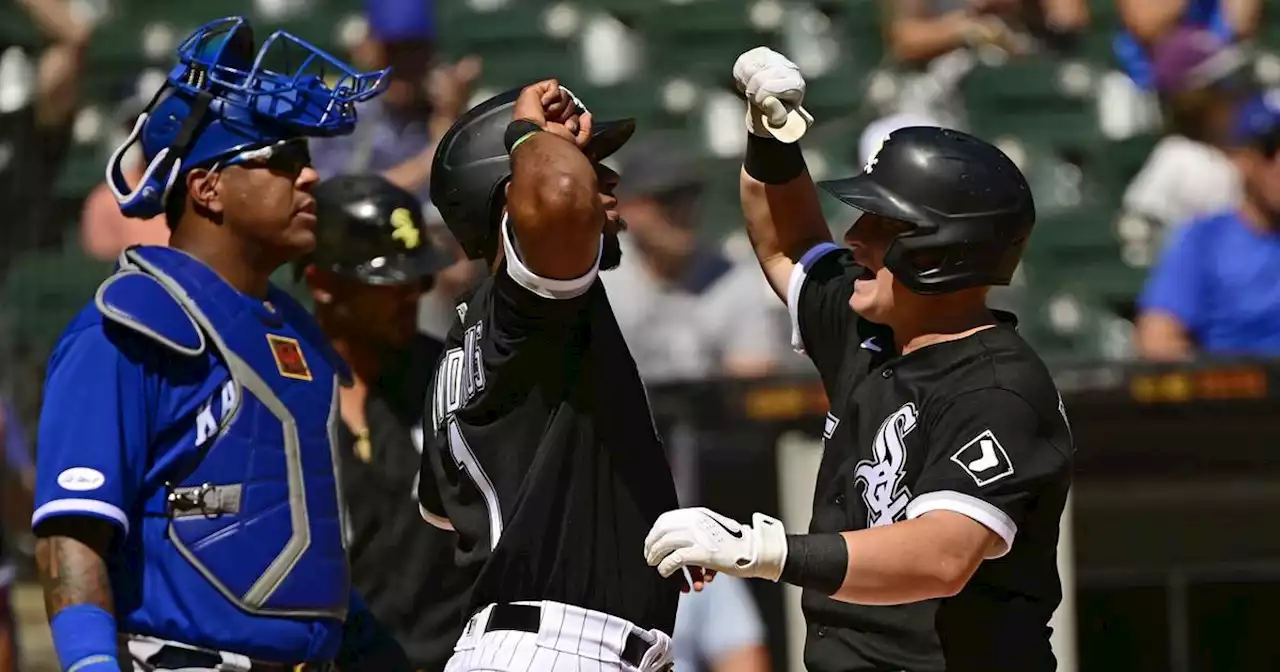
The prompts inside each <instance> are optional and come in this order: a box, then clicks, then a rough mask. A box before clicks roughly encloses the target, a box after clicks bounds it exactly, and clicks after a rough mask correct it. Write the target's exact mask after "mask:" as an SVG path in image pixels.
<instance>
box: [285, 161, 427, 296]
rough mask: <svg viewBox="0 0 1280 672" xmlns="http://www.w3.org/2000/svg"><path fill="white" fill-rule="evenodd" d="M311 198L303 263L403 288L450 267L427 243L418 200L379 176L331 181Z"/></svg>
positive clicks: (375, 282) (320, 186)
mask: <svg viewBox="0 0 1280 672" xmlns="http://www.w3.org/2000/svg"><path fill="white" fill-rule="evenodd" d="M313 195H314V196H315V199H316V249H315V252H313V253H312V254H311V255H310V256H309V257H308V258H307V259H306V260H305V261H304V263H306V264H313V265H315V266H316V267H317V268H323V269H325V270H328V271H332V272H334V273H337V274H338V275H342V276H345V277H349V278H353V279H355V280H358V281H360V282H363V283H365V284H368V285H403V284H409V283H417V282H421V281H423V280H425V279H426V278H428V277H429V276H431V275H432V274H434V273H436V272H437V271H439V270H441V269H443V268H444V267H446V266H448V265H449V264H450V263H452V260H451V259H449V257H448V256H447V255H446V254H445V253H444V252H442V251H441V250H440V249H439V248H437V247H436V246H435V245H434V244H432V242H431V237H430V236H429V235H428V234H427V227H426V224H425V223H424V222H423V219H422V203H421V202H420V201H419V200H418V198H417V197H415V196H414V195H413V194H411V193H409V192H407V191H405V190H404V189H401V188H400V187H397V186H396V185H394V184H392V183H390V182H388V181H387V180H386V178H383V177H382V176H381V175H343V176H340V177H334V178H331V179H328V180H325V181H323V182H321V183H320V184H319V185H317V186H316V188H315V192H314V194H313Z"/></svg>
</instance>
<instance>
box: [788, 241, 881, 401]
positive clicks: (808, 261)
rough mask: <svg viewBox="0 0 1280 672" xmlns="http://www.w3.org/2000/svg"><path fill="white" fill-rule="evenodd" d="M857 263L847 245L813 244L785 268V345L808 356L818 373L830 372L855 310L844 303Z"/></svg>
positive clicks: (834, 368)
mask: <svg viewBox="0 0 1280 672" xmlns="http://www.w3.org/2000/svg"><path fill="white" fill-rule="evenodd" d="M861 274H862V269H861V267H859V266H858V265H856V264H855V263H854V262H853V254H852V253H851V252H849V250H847V249H845V248H842V247H837V246H836V245H834V244H832V243H822V244H819V245H815V246H814V247H813V248H812V249H810V250H809V251H808V252H806V253H805V254H804V256H803V257H801V258H800V262H799V263H798V264H796V266H795V268H794V269H792V271H791V281H790V282H789V283H788V286H787V312H789V313H790V314H791V347H793V348H795V350H796V352H800V353H803V354H806V355H808V356H809V359H811V360H813V363H814V365H815V366H817V367H818V371H819V372H821V373H822V374H823V376H824V377H825V376H828V375H836V373H837V372H838V371H839V370H840V365H841V360H842V359H843V358H844V353H845V351H846V350H847V348H848V339H849V334H850V330H851V329H852V328H853V325H854V322H855V320H856V319H857V316H855V315H854V314H853V310H852V309H850V308H849V297H851V296H852V295H853V281H854V280H855V279H856V278H857V277H858V276H859V275H861Z"/></svg>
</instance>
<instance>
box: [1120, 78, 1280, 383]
mask: <svg viewBox="0 0 1280 672" xmlns="http://www.w3.org/2000/svg"><path fill="white" fill-rule="evenodd" d="M1228 151H1229V152H1230V155H1231V160H1232V162H1234V163H1235V165H1236V167H1237V168H1238V170H1239V172H1240V177H1241V181H1242V182H1243V185H1244V190H1243V191H1244V199H1243V202H1242V203H1241V205H1240V207H1238V208H1235V209H1232V210H1229V211H1227V212H1225V213H1222V214H1217V215H1213V216H1210V217H1206V218H1202V219H1199V220H1196V221H1193V222H1192V223H1191V224H1188V225H1187V226H1186V227H1184V228H1183V229H1182V230H1180V231H1177V232H1176V233H1175V234H1174V236H1173V238H1172V239H1171V240H1170V241H1169V242H1168V245H1167V247H1166V249H1165V252H1164V255H1163V257H1162V258H1161V259H1160V262H1159V264H1158V265H1157V267H1156V269H1155V270H1154V271H1153V273H1152V274H1151V277H1150V278H1149V279H1148V281H1147V286H1146V289H1145V290H1144V291H1143V293H1142V296H1141V297H1140V298H1139V304H1138V308H1139V312H1140V314H1139V317H1138V324H1137V327H1138V330H1137V341H1138V348H1139V351H1140V353H1141V354H1142V355H1143V356H1144V357H1146V358H1148V359H1185V358H1187V357H1190V356H1191V355H1192V354H1193V353H1194V352H1195V351H1196V350H1199V351H1201V352H1205V353H1210V354H1214V355H1280V282H1276V279H1275V269H1276V267H1277V264H1280V226H1278V225H1277V222H1280V91H1275V92H1270V93H1264V94H1260V95H1258V96H1256V97H1254V98H1253V99H1251V100H1249V101H1248V102H1246V103H1245V104H1244V105H1242V106H1241V108H1240V109H1239V110H1238V111H1237V113H1236V116H1235V123H1234V128H1233V130H1232V131H1231V138H1230V140H1229V142H1228Z"/></svg>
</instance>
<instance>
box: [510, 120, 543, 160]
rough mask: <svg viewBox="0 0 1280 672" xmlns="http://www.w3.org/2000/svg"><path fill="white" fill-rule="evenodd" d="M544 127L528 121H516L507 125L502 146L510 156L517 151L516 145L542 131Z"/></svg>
mask: <svg viewBox="0 0 1280 672" xmlns="http://www.w3.org/2000/svg"><path fill="white" fill-rule="evenodd" d="M541 130H542V127H541V126H539V125H537V124H535V123H533V122H532V121H529V120H528V119H516V120H515V121H513V122H511V123H509V124H507V131H506V132H505V133H503V134H502V146H503V147H505V148H506V149H507V153H508V154H510V153H511V152H512V151H514V150H515V148H516V145H517V144H519V143H520V141H521V140H523V139H524V138H527V137H529V136H530V135H533V134H534V133H537V132H538V131H541Z"/></svg>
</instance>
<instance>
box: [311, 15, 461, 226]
mask: <svg viewBox="0 0 1280 672" xmlns="http://www.w3.org/2000/svg"><path fill="white" fill-rule="evenodd" d="M434 4H435V3H434V2H433V1H432V0H365V1H364V14H365V19H366V21H367V22H368V32H367V33H366V35H365V38H364V39H363V40H361V41H360V42H359V43H357V44H356V45H355V46H354V47H353V48H352V50H351V51H352V54H351V56H352V61H353V62H355V63H356V64H357V65H359V66H360V67H362V68H364V69H366V70H374V69H379V68H386V67H390V68H391V74H390V75H389V82H388V85H387V91H386V93H385V94H383V95H382V96H380V97H379V98H378V99H376V100H373V101H370V102H368V103H365V104H363V105H361V106H360V109H359V112H360V123H359V124H358V125H357V126H356V130H355V132H354V133H352V134H351V135H348V136H342V137H333V138H316V139H314V140H312V141H311V153H312V160H313V161H314V164H315V168H316V170H317V171H319V173H320V176H321V177H322V178H326V179H327V178H330V177H334V176H337V175H342V174H352V173H366V172H376V173H381V174H382V175H383V176H384V177H386V178H387V179H388V180H390V181H391V182H393V183H394V184H396V185H397V186H400V187H402V188H404V189H406V190H408V191H411V192H413V193H414V194H415V195H417V196H418V197H419V198H420V199H421V200H422V202H423V203H427V202H429V194H428V191H429V189H428V187H429V182H430V176H431V157H432V154H433V153H434V146H433V142H434V139H435V138H438V137H440V136H441V135H443V134H444V132H445V131H446V130H447V129H448V128H449V126H450V125H451V124H453V122H454V121H456V120H457V118H458V116H459V115H460V114H461V113H462V111H463V110H464V109H466V104H467V102H468V100H467V99H468V98H469V96H470V89H471V84H472V82H474V81H475V79H476V78H477V77H478V76H479V74H480V61H479V59H476V58H464V59H462V60H461V61H459V62H458V63H456V64H452V65H447V66H441V67H435V68H433V67H432V66H433V65H434V63H433V61H434V59H435V51H436V50H435V38H436V19H435V8H434Z"/></svg>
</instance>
